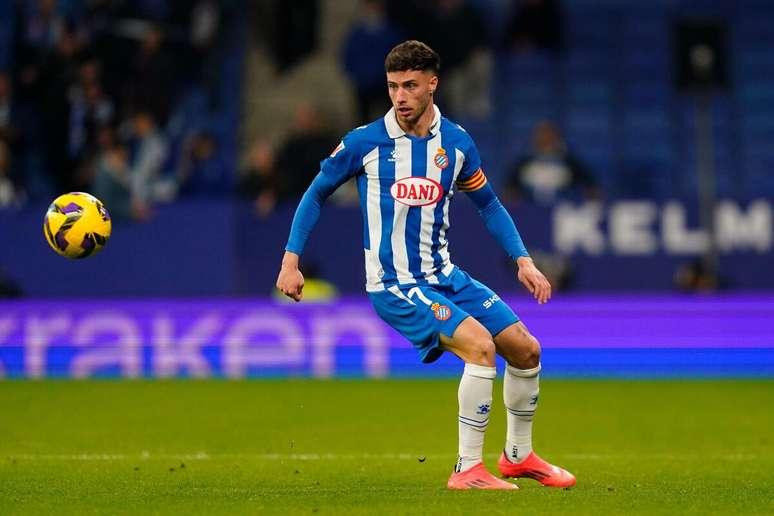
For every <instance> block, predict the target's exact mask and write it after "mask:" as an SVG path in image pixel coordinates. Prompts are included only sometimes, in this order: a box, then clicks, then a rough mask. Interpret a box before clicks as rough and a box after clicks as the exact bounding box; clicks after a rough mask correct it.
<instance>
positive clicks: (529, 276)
mask: <svg viewBox="0 0 774 516" xmlns="http://www.w3.org/2000/svg"><path fill="white" fill-rule="evenodd" d="M516 263H517V264H518V266H519V272H518V274H517V277H518V278H519V281H521V283H522V284H523V285H524V286H525V287H527V290H529V292H530V293H531V294H532V295H533V296H534V297H535V299H537V302H538V303H540V304H541V305H542V304H543V303H546V302H548V300H549V299H551V284H550V283H549V282H548V280H547V279H546V277H545V276H544V275H543V273H542V272H540V271H539V270H538V268H537V267H535V263H534V262H533V261H532V258H530V257H528V256H522V257H520V258H518V259H517V260H516Z"/></svg>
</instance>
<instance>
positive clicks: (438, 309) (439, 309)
mask: <svg viewBox="0 0 774 516" xmlns="http://www.w3.org/2000/svg"><path fill="white" fill-rule="evenodd" d="M430 310H432V311H433V315H435V318H436V319H438V320H439V321H445V320H446V319H448V318H449V317H451V309H450V308H449V307H448V306H446V305H442V304H440V303H433V304H432V305H430Z"/></svg>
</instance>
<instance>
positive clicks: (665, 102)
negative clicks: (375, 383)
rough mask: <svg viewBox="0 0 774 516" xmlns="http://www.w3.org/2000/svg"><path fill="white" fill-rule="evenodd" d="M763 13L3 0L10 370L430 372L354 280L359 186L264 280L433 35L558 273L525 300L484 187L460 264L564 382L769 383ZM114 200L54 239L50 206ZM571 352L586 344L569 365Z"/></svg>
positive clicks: (770, 259) (768, 66) (771, 245)
mask: <svg viewBox="0 0 774 516" xmlns="http://www.w3.org/2000/svg"><path fill="white" fill-rule="evenodd" d="M772 21H774V5H772V4H771V3H770V2H766V1H745V2H712V1H706V2H705V1H676V0H675V1H657V2H628V3H621V2H613V1H602V2H600V1H596V0H595V1H585V0H565V1H561V2H558V1H553V0H534V1H533V0H529V1H527V0H525V1H507V0H475V1H467V2H466V1H460V0H438V1H430V0H428V1H419V2H384V3H382V2H377V1H373V2H368V1H362V2H357V1H354V0H352V1H320V0H304V1H296V2H279V1H269V0H266V1H255V2H248V1H246V0H230V1H208V0H201V1H195V2H189V1H185V2H182V1H180V2H178V1H175V0H156V1H150V0H149V1H142V2H123V1H109V0H104V1H99V0H93V1H88V0H60V1H55V0H35V1H30V2H14V1H10V0H3V1H0V293H2V295H3V296H5V297H7V298H9V300H7V301H3V302H2V306H3V310H2V315H0V323H2V324H0V375H3V376H7V377H41V376H65V377H66V376H95V375H96V376H104V375H107V376H113V375H120V376H129V377H134V376H209V375H215V376H220V375H225V376H229V377H232V376H237V377H239V376H245V375H247V376H253V375H259V376H260V375H265V374H268V375H273V376H275V375H280V376H284V375H292V376H299V375H300V376H307V375H309V376H332V375H337V374H340V375H346V376H376V377H382V376H391V375H425V374H429V375H437V374H440V375H446V374H456V371H457V370H458V366H457V364H456V362H455V361H453V360H451V359H450V360H448V361H446V362H444V363H443V364H442V366H441V367H437V368H422V367H419V366H418V365H417V364H416V363H415V361H414V358H413V354H412V352H411V350H410V349H409V348H408V346H407V345H406V343H404V342H403V341H402V340H401V339H400V338H399V337H398V336H397V335H396V334H395V333H394V332H392V330H390V329H388V328H386V327H385V326H384V325H383V324H381V322H380V321H379V320H378V318H377V317H376V315H375V314H374V313H373V312H372V310H371V308H370V306H369V305H368V302H367V299H366V298H365V296H363V295H362V293H361V292H362V284H363V282H364V281H363V272H362V270H363V267H362V251H361V242H360V235H361V233H360V231H361V229H360V222H359V218H360V215H359V211H358V207H357V204H356V203H357V200H356V197H355V196H354V195H353V190H352V188H350V186H351V185H346V186H345V187H343V188H342V189H341V190H340V192H338V193H337V194H336V196H335V197H334V198H333V199H331V201H330V202H329V203H328V205H327V206H326V210H325V212H324V215H323V218H322V220H321V223H320V225H319V226H318V229H317V231H316V233H315V234H314V235H313V238H312V240H311V242H310V245H309V247H308V251H307V253H306V255H305V256H304V259H303V263H304V270H305V272H306V274H307V276H308V279H309V280H310V281H309V283H308V285H307V295H308V299H309V302H304V303H302V304H301V305H299V306H288V304H286V303H283V302H282V301H281V300H278V299H277V296H276V295H274V293H273V284H274V280H275V275H276V272H277V267H278V261H279V258H280V256H281V253H282V249H283V246H284V243H285V239H286V237H287V231H288V228H289V224H290V220H291V217H292V214H293V210H294V208H295V205H296V202H297V200H298V198H299V196H300V194H301V193H302V192H303V191H304V189H305V187H306V185H307V184H308V182H309V181H310V179H311V178H312V177H313V176H314V174H315V173H316V171H317V164H318V162H319V160H320V159H321V158H323V157H324V156H326V155H327V154H328V153H329V151H330V149H332V148H333V147H334V146H335V145H336V143H337V141H338V139H339V138H340V137H341V135H343V134H344V133H345V132H346V131H348V130H349V129H350V128H351V127H353V126H356V125H358V124H360V123H361V122H363V121H365V120H368V119H372V118H375V117H378V116H381V114H382V113H383V112H384V111H385V110H386V108H387V98H386V95H385V93H384V88H383V77H382V64H381V63H382V61H383V56H384V54H385V52H386V51H387V50H388V49H389V48H391V46H392V45H393V44H395V42H397V41H400V40H402V39H404V38H407V37H413V38H418V39H423V40H426V41H428V42H429V43H430V44H431V45H432V46H434V47H435V48H436V49H437V50H438V51H439V52H440V54H441V56H442V58H443V60H444V72H443V77H442V81H443V87H442V88H441V90H440V91H441V96H440V98H439V99H438V102H439V104H440V106H441V109H442V110H443V112H444V113H445V114H446V115H447V116H449V117H451V118H452V119H454V120H457V121H458V122H459V123H461V124H462V125H463V126H464V127H465V128H466V129H467V130H468V131H469V132H470V133H471V134H472V135H473V136H474V138H475V139H476V141H477V142H478V145H479V147H480V150H481V153H482V156H483V159H484V164H485V169H486V171H487V173H488V175H489V177H490V179H491V181H492V182H493V183H494V184H495V185H496V187H497V190H498V191H499V192H500V193H501V195H502V197H503V199H504V200H505V202H506V204H507V205H508V207H509V209H510V211H511V213H512V214H513V216H514V218H515V219H516V221H517V223H518V226H519V228H520V230H521V232H522V234H523V235H524V237H525V240H526V242H527V245H528V247H529V248H530V250H531V252H532V253H533V255H534V256H535V258H536V259H537V260H538V262H539V263H540V265H541V266H542V268H544V270H546V272H547V273H548V274H549V276H550V277H551V280H552V282H553V284H554V286H555V288H556V289H557V294H556V296H555V301H554V302H553V303H552V304H551V305H549V306H548V307H544V308H537V307H534V306H533V305H531V304H530V302H529V298H528V297H526V296H525V295H524V292H523V291H522V290H521V288H520V286H519V285H518V283H517V282H516V281H515V280H514V279H513V270H512V267H511V265H510V264H509V263H507V260H506V259H505V258H504V256H503V253H502V252H501V251H500V250H499V249H498V248H497V246H496V244H495V242H494V241H493V239H491V238H490V237H489V235H488V234H486V232H485V231H482V227H483V226H482V223H481V221H480V220H479V218H478V217H477V215H476V214H475V211H474V210H473V208H472V205H471V204H470V203H469V202H468V201H467V200H460V201H459V202H457V203H456V206H455V208H454V210H453V211H454V213H453V214H452V218H453V221H454V225H453V235H454V236H453V238H452V241H451V242H452V247H453V256H454V260H455V262H456V263H457V264H459V265H460V266H462V267H464V268H466V269H467V270H470V271H471V272H472V273H473V274H474V275H476V276H477V277H479V278H480V279H482V280H483V281H485V282H486V283H488V284H490V285H492V286H493V287H494V288H495V289H496V290H497V291H499V292H500V293H501V294H502V295H504V296H505V297H507V298H508V300H509V301H511V302H512V303H513V304H514V306H515V308H516V310H517V312H519V313H521V314H522V315H523V317H524V319H525V321H526V322H527V323H528V324H530V326H531V327H532V329H533V331H534V332H535V333H536V334H537V335H539V336H540V337H541V339H542V341H543V345H544V347H545V349H546V357H547V362H548V363H549V364H550V367H547V368H546V374H547V375H559V376H562V375H582V376H610V375H613V376H631V375H644V376H652V375H656V376H660V375H670V376H680V375H710V376H715V375H724V376H729V375H730V376H739V375H742V376H750V375H752V376H770V375H772V374H774V327H772V324H771V322H770V319H771V315H772V314H774V294H772V292H774V274H772V273H771V266H772V264H773V263H774V224H773V223H772V203H774V173H773V172H772V168H771V167H772V165H774V122H773V121H774V116H772V115H774V57H773V56H774V54H772V52H771V48H772V43H774V31H772V30H771V26H772V25H771V23H772ZM80 190H83V191H89V192H91V193H93V194H95V195H97V196H98V197H100V198H101V199H102V200H103V201H104V202H105V203H106V205H107V206H108V208H109V210H110V211H111V213H112V215H113V217H114V224H115V225H114V228H115V229H114V232H113V233H114V234H113V237H112V239H111V241H110V243H109V246H108V247H107V249H106V251H105V252H103V253H101V254H100V255H98V256H96V257H94V258H92V259H88V260H84V261H81V262H70V261H67V260H63V259H61V258H60V257H58V256H56V255H55V254H54V253H52V252H50V251H49V250H48V249H47V248H46V244H45V241H44V239H43V236H42V231H41V220H42V215H43V213H44V211H45V208H46V206H47V205H48V203H49V202H50V201H51V199H53V198H54V197H55V196H56V195H58V194H60V193H63V192H66V191H80ZM579 357H584V358H583V359H580V358H579Z"/></svg>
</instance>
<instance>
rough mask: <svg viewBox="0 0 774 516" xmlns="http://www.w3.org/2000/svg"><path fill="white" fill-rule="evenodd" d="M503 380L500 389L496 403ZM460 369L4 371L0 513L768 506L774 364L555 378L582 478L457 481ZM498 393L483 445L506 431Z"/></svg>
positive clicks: (555, 432)
mask: <svg viewBox="0 0 774 516" xmlns="http://www.w3.org/2000/svg"><path fill="white" fill-rule="evenodd" d="M501 388H502V387H501V384H497V385H496V387H495V406H498V405H500V406H501V400H502V393H501ZM456 391H457V382H456V381H452V380H432V381H421V380H389V381H363V380H343V381H342V380H336V381H333V380H332V381H312V380H292V381H287V380H268V381H239V382H234V381H215V380H213V381H77V382H66V381H39V382H29V381H5V382H0V514H29V513H41V514H89V513H91V514H94V513H97V514H124V513H126V514H129V513H131V514H138V513H139V514H159V513H161V514H168V513H176V514H211V513H224V514H226V513H227V514H249V513H275V514H314V513H316V514H337V515H338V514H445V515H450V514H466V515H467V514H544V513H545V514H552V513H556V514H559V513H561V514H621V513H625V514H653V513H676V514H756V513H757V514H763V513H769V514H771V513H774V382H772V381H730V380H729V381H636V382H635V381H632V382H622V381H590V380H589V381H565V380H550V379H548V380H544V381H543V382H542V385H541V396H540V398H541V401H540V407H539V410H538V415H537V417H536V419H535V431H536V434H535V446H536V449H537V451H538V452H539V453H541V454H542V455H543V456H544V457H545V458H546V459H548V460H551V461H554V462H556V463H558V464H561V465H563V466H565V467H566V468H567V469H569V470H570V471H572V472H574V473H575V474H576V475H577V477H578V485H577V486H576V487H575V488H574V489H571V490H554V489H547V488H542V487H540V486H539V485H538V484H537V483H536V482H534V481H532V480H526V479H523V480H520V481H519V482H518V484H519V486H520V487H521V490H519V491H515V492H485V491H477V492H449V491H447V490H446V489H445V483H446V479H447V477H448V475H449V472H450V470H451V467H452V465H453V463H454V460H455V455H456V432H457V422H456ZM504 431H505V417H504V414H503V410H493V413H492V421H491V423H490V426H489V430H488V432H487V441H486V457H485V459H486V461H487V463H488V464H489V465H490V466H494V464H495V461H496V458H497V455H498V453H499V450H500V448H501V447H502V445H503V437H504Z"/></svg>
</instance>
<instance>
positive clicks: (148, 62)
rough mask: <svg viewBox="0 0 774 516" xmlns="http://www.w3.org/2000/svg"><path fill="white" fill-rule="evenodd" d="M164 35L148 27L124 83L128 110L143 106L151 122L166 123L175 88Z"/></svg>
mask: <svg viewBox="0 0 774 516" xmlns="http://www.w3.org/2000/svg"><path fill="white" fill-rule="evenodd" d="M163 43H164V32H163V31H162V30H161V28H160V27H155V26H151V27H150V28H149V29H148V30H147V31H146V32H145V35H144V36H143V38H142V41H141V43H140V48H139V49H138V50H137V52H136V54H135V56H134V58H133V59H132V62H131V63H130V67H129V73H128V77H127V80H126V83H125V90H124V91H125V95H126V101H127V103H128V104H129V106H132V107H136V106H139V105H142V106H144V108H145V109H149V110H150V111H151V112H152V113H153V117H154V119H155V120H156V121H157V122H159V123H163V122H165V121H166V120H167V117H168V116H169V112H170V106H171V103H172V92H173V89H174V87H175V85H176V84H175V81H174V76H173V71H174V70H175V67H174V65H173V63H172V58H171V56H169V54H168V53H167V50H166V49H165V48H164V46H163Z"/></svg>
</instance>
